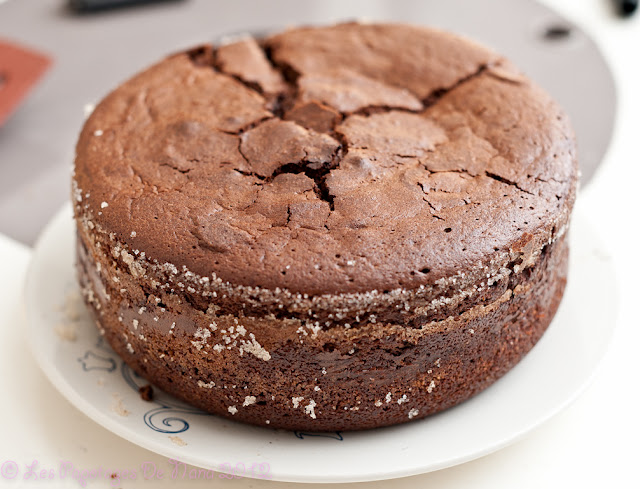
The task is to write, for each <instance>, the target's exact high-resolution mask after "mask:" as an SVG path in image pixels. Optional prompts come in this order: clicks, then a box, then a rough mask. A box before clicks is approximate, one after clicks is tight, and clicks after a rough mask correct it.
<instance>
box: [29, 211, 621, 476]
mask: <svg viewBox="0 0 640 489" xmlns="http://www.w3.org/2000/svg"><path fill="white" fill-rule="evenodd" d="M578 211H579V209H577V210H576V212H575V213H574V218H573V223H572V227H571V263H570V276H569V283H568V286H567V289H566V293H565V297H564V299H563V301H562V304H561V306H560V309H559V311H558V314H557V316H556V318H555V319H554V321H553V323H552V324H551V326H550V328H549V330H548V331H547V333H546V334H545V335H544V337H543V338H542V339H541V340H540V342H539V343H538V345H537V346H536V347H535V348H534V349H533V350H532V351H531V353H530V354H529V355H527V357H526V358H525V359H524V360H523V361H522V362H520V364H518V365H517V366H516V367H515V368H514V369H513V370H512V371H511V372H509V373H508V374H507V375H506V376H505V377H503V378H502V379H501V380H499V381H498V382H497V383H496V384H494V385H493V386H491V387H490V388H489V389H487V390H485V391H484V392H482V393H481V394H479V395H478V396H476V397H474V398H473V399H471V400H469V401H467V402H465V403H463V404H462V405H459V406H457V407H455V408H453V409H449V410H447V411H445V412H443V413H440V414H438V415H435V416H432V417H429V418H426V419H424V420H420V421H417V422H412V423H408V424H405V425H402V426H396V427H390V428H382V429H376V430H370V431H365V432H346V433H327V434H323V435H311V434H305V433H298V432H288V431H280V430H271V429H268V428H258V427H252V426H245V425H242V424H240V423H236V422H232V421H228V420H225V419H221V418H218V417H216V416H212V415H208V414H204V413H202V412H201V411H198V410H196V409H194V408H191V407H189V406H187V405H185V404H183V403H182V402H180V401H177V400H175V399H174V398H172V397H170V396H168V395H166V394H164V393H162V392H158V391H157V390H156V397H155V398H154V401H153V402H151V403H149V402H145V401H143V400H141V398H140V395H139V393H138V391H137V387H138V386H141V385H144V384H145V382H144V380H142V379H140V378H138V377H137V376H136V375H135V374H134V373H133V372H132V371H131V370H130V369H129V368H128V367H127V366H126V365H124V363H123V362H122V361H121V360H120V358H119V357H118V356H117V355H116V354H115V353H113V351H112V350H111V349H110V348H109V347H108V346H107V345H105V344H104V343H102V341H101V339H100V337H99V335H98V333H97V330H96V328H95V327H94V325H93V324H92V322H91V320H90V318H89V315H88V313H87V311H86V310H85V309H84V307H83V306H82V305H81V300H80V299H79V293H78V287H77V285H76V281H75V269H74V248H75V245H74V232H75V231H74V224H73V221H72V219H71V209H70V206H66V207H64V208H63V209H62V210H61V211H60V212H59V213H58V215H57V216H56V217H55V218H54V219H53V220H52V221H51V222H50V223H49V225H48V226H47V227H46V229H45V230H44V232H43V233H42V235H41V237H40V239H39V241H38V243H37V245H36V248H35V252H34V254H33V261H32V263H31V267H30V270H29V273H28V276H27V286H26V305H27V311H28V324H29V326H28V328H29V330H28V338H29V343H30V344H31V346H32V348H33V352H34V355H35V357H36V358H37V359H38V362H39V363H40V366H41V367H42V369H43V370H44V372H45V374H46V375H47V376H48V377H49V379H50V380H51V382H52V383H53V384H54V385H55V386H56V388H57V389H58V390H60V392H61V393H62V394H63V395H64V396H66V397H67V399H69V401H70V402H71V403H72V404H74V405H75V406H76V407H77V408H78V409H80V410H81V411H82V412H84V413H85V414H86V415H87V416H89V417H90V418H92V419H93V420H95V421H96V422H97V423H100V424H101V425H102V426H104V427H105V428H107V429H108V430H110V431H113V432H114V433H116V434H118V435H120V436H122V437H123V438H126V439H127V440H129V441H131V442H133V443H136V444H138V445H140V446H142V447H144V448H147V449H149V450H152V451H154V452H157V453H159V454H161V455H164V456H166V457H170V458H174V459H178V460H180V461H183V462H187V463H190V464H193V465H196V466H199V467H203V468H207V469H215V470H218V471H223V472H229V471H230V470H232V469H234V470H236V471H238V472H242V466H240V465H239V466H237V467H235V463H236V461H244V463H245V472H244V475H245V476H248V477H251V476H255V477H262V478H272V479H275V480H281V481H295V482H355V481H372V480H380V479H389V478H393V477H401V476H408V475H414V474H419V473H424V472H429V471H432V470H437V469H442V468H444V467H449V466H452V465H455V464H459V463H462V462H466V461H468V460H471V459H474V458H477V457H480V456H482V455H485V454H488V453H490V452H492V451H494V450H497V449H499V448H501V447H504V446H505V445H507V444H509V443H512V442H513V441H515V440H516V439H518V438H520V437H522V436H523V435H524V434H525V433H527V432H528V431H530V430H531V429H533V428H535V427H536V426H538V425H539V424H541V423H542V422H544V421H545V420H547V419H548V418H550V417H551V416H553V415H554V414H556V413H558V412H559V411H560V410H561V409H563V408H564V407H566V406H567V405H568V404H569V403H570V402H571V401H572V400H573V399H575V398H576V396H577V395H578V394H579V393H580V392H581V391H582V390H583V389H584V387H586V385H587V384H588V382H589V380H590V379H591V377H592V376H593V374H594V371H595V369H596V367H597V365H598V364H599V362H600V360H601V358H602V357H603V355H604V353H605V350H606V349H607V346H608V344H609V341H610V339H611V336H612V334H613V328H614V324H615V316H616V308H617V304H616V292H615V277H614V275H613V272H612V266H611V262H610V260H609V258H608V257H607V255H606V254H605V253H604V252H603V251H602V246H601V245H600V244H599V240H598V239H597V235H595V233H594V231H593V229H592V228H591V227H590V226H589V224H588V221H587V219H586V218H585V217H584V216H581V215H580V213H579V212H578ZM69 302H71V304H70V303H69ZM73 302H76V303H77V304H76V307H77V306H79V311H80V312H79V314H77V315H76V314H74V313H73V309H74V305H73ZM65 304H66V305H65ZM65 309H67V310H65ZM69 309H70V310H71V311H69ZM74 335H75V336H76V337H75V339H74V340H73V341H71V340H70V339H69V338H71V337H73V336H74ZM184 443H186V444H184ZM229 461H234V467H231V466H230V465H229V464H228V463H227V462H229ZM260 464H262V465H260ZM252 466H253V474H252V473H251V470H250V468H251V467H252Z"/></svg>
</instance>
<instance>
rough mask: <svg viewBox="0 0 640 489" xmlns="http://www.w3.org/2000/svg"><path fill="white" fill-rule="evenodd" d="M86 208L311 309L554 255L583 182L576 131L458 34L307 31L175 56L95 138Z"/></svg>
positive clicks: (82, 162) (81, 159)
mask: <svg viewBox="0 0 640 489" xmlns="http://www.w3.org/2000/svg"><path fill="white" fill-rule="evenodd" d="M76 154H77V156H76V170H75V183H76V185H77V188H78V189H79V190H78V192H80V194H81V198H84V201H83V204H84V205H85V211H84V212H86V213H88V214H89V215H90V216H91V219H92V220H93V221H94V222H95V223H96V225H98V226H99V227H100V229H104V230H107V231H108V232H110V233H114V235H115V236H116V238H117V239H118V240H119V241H120V242H122V243H124V244H126V245H127V246H128V247H129V248H130V249H131V250H139V251H140V252H142V251H144V252H145V255H146V257H147V259H150V260H156V261H158V262H159V263H164V262H168V263H172V264H175V265H176V266H177V267H178V268H180V269H181V268H182V267H186V268H187V269H188V270H190V271H192V272H194V273H196V274H199V275H201V276H211V275H212V274H214V276H215V277H218V278H220V279H222V280H223V281H226V282H229V283H231V284H237V285H246V286H254V287H263V288H267V289H274V288H276V287H280V288H282V289H287V290H289V291H292V292H300V293H308V294H325V293H334V294H335V293H347V292H364V291H369V290H392V289H397V288H407V289H412V288H417V287H419V286H420V285H429V284H433V283H435V282H436V281H437V280H438V279H442V278H444V277H451V276H454V275H455V274H456V273H459V272H460V271H464V270H467V269H469V268H472V267H474V266H482V265H483V264H487V263H490V262H492V260H493V261H495V257H496V256H498V255H499V254H500V253H502V255H501V256H505V255H504V252H505V251H507V252H511V253H512V252H513V251H514V250H516V251H518V250H523V249H526V248H527V245H528V244H529V243H535V246H536V247H538V248H539V247H540V246H542V245H543V244H544V242H546V241H548V240H549V239H553V236H554V235H555V234H556V233H557V232H558V229H559V228H560V227H561V226H563V225H564V224H565V223H566V221H567V219H568V214H569V211H570V209H571V206H572V204H573V200H574V197H575V190H576V184H577V166H576V165H577V164H576V158H575V143H574V139H573V134H572V131H571V128H570V126H569V123H568V120H567V117H566V116H565V114H564V113H563V112H562V110H561V109H560V108H559V107H558V105H557V104H556V103H555V102H553V101H552V100H551V99H550V97H549V96H548V95H546V94H545V93H544V92H543V91H542V90H541V89H539V88H538V87H537V86H536V85H534V84H533V83H532V82H531V81H529V80H528V79H527V78H526V77H524V76H523V75H521V74H520V73H519V72H518V71H517V70H516V69H514V68H513V66H512V65H511V64H510V63H509V62H508V61H506V60H505V59H503V58H502V57H500V56H499V55H497V54H496V53H494V52H492V51H490V50H488V49H486V48H484V47H481V46H479V45H477V44H475V43H473V42H471V41H469V40H466V39H463V38H460V37H457V36H454V35H452V34H448V33H444V32H441V31H438V30H433V29H427V28H422V27H414V26H407V25H391V24H384V25H361V24H342V25H336V26H330V27H320V28H298V29H292V30H288V31H285V32H283V33H281V34H278V35H274V36H272V37H268V38H266V39H261V40H254V39H251V38H245V39H241V40H238V41H236V42H233V43H231V44H226V45H223V46H219V47H215V46H202V47H200V48H197V49H194V50H191V51H189V52H185V53H180V54H176V55H173V56H171V57H169V58H167V59H165V60H163V61H161V62H160V63H158V64H156V65H155V66H152V67H151V68H149V69H147V70H146V71H143V72H142V73H140V74H138V75H137V76H135V77H134V78H132V79H131V80H129V81H127V82H126V83H124V84H123V85H121V86H120V87H118V88H117V89H116V90H115V91H113V92H112V93H111V94H109V95H108V96H107V97H106V98H105V99H104V100H103V101H102V102H101V103H100V104H99V105H98V106H97V107H96V109H95V111H94V112H93V114H92V115H91V117H90V118H89V119H88V121H87V122H86V124H85V127H84V129H83V131H82V134H81V136H80V140H79V142H78V146H77V152H76Z"/></svg>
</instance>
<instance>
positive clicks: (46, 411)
mask: <svg viewBox="0 0 640 489" xmlns="http://www.w3.org/2000/svg"><path fill="white" fill-rule="evenodd" d="M545 3H548V4H550V5H552V6H554V7H556V8H558V9H559V10H561V11H562V13H564V14H565V15H566V16H567V17H568V18H570V19H572V20H573V21H575V22H576V23H577V24H579V25H580V26H582V27H583V28H585V29H586V30H587V31H588V32H589V33H590V34H591V35H592V36H593V37H594V38H595V39H596V40H597V41H598V42H599V44H600V46H601V48H602V49H603V51H604V53H605V55H606V56H607V58H608V59H609V61H610V63H611V67H612V70H613V72H614V75H615V77H616V80H617V84H618V90H619V113H618V121H617V128H616V131H615V134H614V139H613V141H612V145H611V148H610V150H609V152H608V154H607V157H606V160H605V162H604V164H603V166H602V168H601V170H600V173H599V175H597V177H596V180H595V181H594V182H593V183H592V184H591V185H590V186H589V187H588V188H587V190H586V191H585V192H584V193H583V194H582V195H581V197H580V199H581V203H580V205H581V206H582V208H583V209H586V210H587V211H588V212H589V213H590V215H591V216H593V224H594V226H595V227H597V228H598V229H599V230H600V231H601V235H602V240H603V241H604V243H605V245H606V246H607V249H608V252H609V254H610V255H611V256H612V257H613V262H614V264H615V266H616V269H617V274H618V281H619V283H618V288H619V290H620V307H619V314H618V317H617V324H618V329H617V333H616V336H615V338H614V341H613V344H612V345H611V349H610V352H609V354H608V355H607V357H606V358H605V360H604V361H603V364H602V365H601V368H600V371H599V373H598V374H597V375H596V377H595V379H594V381H593V383H592V385H591V386H590V387H589V388H588V389H587V391H586V392H585V393H584V394H583V395H582V396H581V397H580V398H579V399H578V400H577V401H576V402H575V403H574V404H573V405H571V406H570V407H569V408H568V409H566V410H565V411H564V412H563V413H561V414H559V415H557V416H556V417H554V418H553V419H551V420H550V421H549V422H547V423H546V424H544V425H543V426H542V427H540V428H539V429H537V430H535V431H534V432H533V433H531V434H530V435H528V436H527V437H526V438H524V439H523V440H521V441H519V442H517V443H516V444H514V445H512V446H510V447H507V448H505V449H503V450H500V451H499V452H496V453H494V454H492V455H489V456H486V457H483V458H481V459H478V460H475V461H473V462H469V463H466V464H464V465H460V466H457V467H453V468H450V469H446V470H442V471H438V472H434V473H430V474H425V475H422V476H415V477H409V478H405V479H401V480H398V481H394V482H393V487H394V488H396V487H397V488H400V489H402V488H409V487H434V488H435V487H437V488H441V487H442V488H463V487H465V488H466V487H475V488H491V489H499V488H516V487H517V488H528V487H531V488H540V487H553V488H556V487H558V488H566V487H580V488H590V487H632V485H633V484H634V483H635V484H637V483H638V480H639V479H640V477H639V476H638V473H637V471H638V469H637V467H636V465H635V464H636V463H637V456H638V450H637V443H638V439H640V418H639V416H638V401H640V395H639V393H638V380H637V372H638V364H637V360H636V358H637V356H638V345H639V344H640V316H639V315H638V313H637V310H636V304H637V302H638V296H639V292H640V286H639V285H638V279H637V277H639V276H640V264H639V262H638V260H637V257H636V253H637V252H638V238H639V233H638V232H637V227H638V223H639V222H640V219H638V211H640V206H639V205H638V200H637V195H638V182H640V161H639V155H638V150H637V147H638V145H637V139H638V129H637V128H638V127H640V112H639V111H638V109H639V108H640V63H638V61H637V48H638V46H640V16H637V18H635V19H632V20H629V21H621V20H618V19H616V18H615V17H612V16H611V15H610V13H609V12H608V11H607V7H608V3H607V2H604V1H600V0H588V1H585V0H566V1H562V2H560V1H557V2H552V1H550V0H548V1H546V2H545ZM29 255H30V250H29V249H28V248H27V247H25V246H23V245H20V244H18V243H16V242H14V241H12V240H10V239H9V238H6V237H4V236H1V235H0V257H1V261H0V263H1V264H2V280H0V311H1V312H0V372H1V373H2V375H0V398H1V399H2V401H1V402H0V423H1V424H2V427H1V428H0V433H1V435H0V487H5V486H6V487H79V485H78V484H77V483H76V482H74V481H72V480H60V479H59V478H58V479H55V480H39V481H33V480H27V481H25V480H23V479H22V476H23V474H24V472H25V469H26V466H27V465H30V464H31V463H32V462H33V461H34V460H37V461H38V464H39V467H40V468H45V469H49V468H54V469H57V468H58V467H59V465H60V463H61V462H63V461H69V462H71V463H72V464H73V465H74V467H77V468H80V469H89V470H91V469H98V468H100V467H102V468H103V469H105V470H125V469H128V468H137V467H139V466H140V464H141V463H143V462H145V461H152V462H154V463H156V464H158V465H159V466H162V465H167V461H166V460H165V459H163V458H162V457H160V456H158V455H155V454H153V453H151V452H148V451H146V450H144V449H141V448H139V447H137V446H135V445H133V444H131V443H129V442H127V441H124V440H122V439H120V438H118V437H117V436H115V435H113V434H111V433H110V432H108V431H106V430H105V429H103V428H101V427H100V426H98V425H97V424H95V423H93V422H92V421H91V420H89V419H88V418H86V417H85V416H84V415H83V414H81V413H80V412H79V411H77V410H76V409H75V408H74V407H72V406H71V405H70V404H69V403H68V402H67V401H66V400H65V399H64V398H62V397H61V396H60V395H59V394H58V393H57V391H56V390H55V389H54V388H53V387H52V386H51V385H50V384H49V383H48V382H47V380H46V379H45V377H44V375H43V374H42V373H41V372H40V371H39V370H38V368H37V366H36V364H35V362H34V360H33V358H32V356H31V353H30V352H29V350H28V348H27V345H26V340H25V338H24V336H23V331H24V329H25V328H24V314H23V310H22V297H21V296H22V281H23V278H24V273H25V270H26V266H27V263H28V260H29ZM610 285H611V284H600V286H602V287H609V286H610ZM567 361H568V362H569V361H571V354H570V352H568V354H567ZM425 443H428V440H425ZM12 462H15V464H16V466H14V465H12ZM14 467H17V468H18V470H19V471H20V473H19V474H18V475H17V477H15V478H13V479H10V478H8V477H10V476H11V475H12V472H11V471H12V469H13V468H14ZM160 484H164V485H165V486H168V485H172V484H173V485H176V486H177V484H176V481H172V480H171V479H166V480H164V481H157V480H155V481H153V482H151V481H144V480H136V481H125V482H123V483H121V484H120V485H117V484H115V483H114V484H112V481H110V480H101V481H100V482H97V483H91V484H90V485H89V486H88V487H126V488H130V487H156V486H158V485H160ZM205 484H208V486H209V487H210V486H214V487H216V484H217V485H218V486H221V487H222V486H224V487H234V488H245V487H254V488H261V487H293V486H294V484H284V483H270V482H265V481H252V480H249V479H237V480H226V479H222V480H214V481H204V480H193V481H188V483H186V484H181V485H180V487H184V486H186V487H192V486H193V487H199V486H204V485H205ZM389 485H390V483H389V482H378V483H367V484H360V486H361V487H363V488H364V487H371V488H373V487H389ZM356 486H357V485H350V487H356Z"/></svg>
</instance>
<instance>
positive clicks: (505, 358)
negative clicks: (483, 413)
mask: <svg viewBox="0 0 640 489" xmlns="http://www.w3.org/2000/svg"><path fill="white" fill-rule="evenodd" d="M96 244H97V243H96V242H95V240H92V239H90V238H89V237H88V236H85V235H83V232H82V231H79V234H78V247H77V248H78V273H79V279H80V283H81V286H82V288H83V293H84V296H85V299H86V301H87V303H88V304H89V305H90V307H91V309H92V310H93V313H94V315H95V318H96V321H97V325H98V327H99V329H100V331H101V333H102V334H103V335H104V336H105V338H106V340H107V341H108V342H109V344H110V345H111V346H112V347H113V349H114V350H115V351H116V352H117V353H118V354H119V355H120V356H121V357H122V358H123V359H124V360H125V361H126V363H127V364H128V365H130V366H131V367H132V368H133V369H134V370H135V371H136V372H137V373H138V374H139V375H141V376H142V377H144V378H146V379H147V380H149V382H151V383H153V384H154V385H156V386H158V387H160V388H161V389H163V390H164V391H166V392H168V393H170V394H172V395H174V396H176V397H177V398H180V399H182V400H184V401H186V402H188V403H190V404H193V405H195V406H197V407H199V408H201V409H203V410H205V411H208V412H211V413H214V414H217V415H220V416H224V417H227V418H230V419H234V420H238V421H243V422H246V423H252V424H256V425H260V426H266V425H268V426H270V427H274V428H284V429H291V430H305V431H336V430H340V431H344V430H359V429H367V428H374V427H381V426H387V425H392V424H398V423H402V422H406V421H409V420H411V419H418V418H422V417H425V416H428V415H431V414H434V413H437V412H439V411H442V410H443V409H447V408H449V407H452V406H454V405H456V404H459V403H461V402H463V401H465V400H466V399H468V398H470V397H471V396H473V395H474V394H476V393H478V392H480V391H482V390H483V389H485V388H486V387H488V386H489V385H491V384H492V383H493V382H495V381H496V380H497V379H499V378H500V377H501V376H502V375H504V374H505V373H506V372H508V371H509V370H510V369H511V368H512V367H513V366H514V365H515V364H516V363H518V361H520V359H521V358H522V357H523V356H524V355H525V354H526V353H527V352H528V351H529V350H530V349H531V348H532V347H533V346H534V345H535V344H536V342H537V341H538V340H539V339H540V337H541V336H542V334H543V333H544V331H545V330H546V328H547V326H548V325H549V323H550V322H551V320H552V318H553V316H554V314H555V312H556V309H557V307H558V305H559V303H560V300H561V298H562V294H563V291H564V286H565V281H566V271H567V263H568V248H567V244H566V238H565V237H561V238H559V239H558V240H556V241H554V242H552V243H550V244H548V245H546V246H545V247H544V249H543V250H542V253H541V254H540V255H539V256H538V258H537V260H536V262H535V263H533V264H532V265H531V266H529V267H527V268H524V269H519V270H518V269H516V270H517V273H516V271H514V270H511V272H510V273H508V274H506V275H505V276H503V277H501V278H500V279H499V280H497V281H495V282H494V283H492V284H491V285H490V287H491V288H494V289H496V290H494V291H493V293H492V294H488V295H486V297H489V298H490V300H487V301H484V302H483V301H480V302H478V303H476V305H475V306H473V307H471V308H469V309H467V310H465V311H464V312H458V313H457V314H455V315H451V316H448V317H447V318H445V319H442V318H441V317H440V316H439V315H438V314H437V313H434V315H433V318H429V317H426V318H425V320H424V321H421V322H420V325H417V324H411V325H407V324H393V323H384V322H376V321H375V320H374V321H370V322H366V321H364V322H363V321H360V322H359V323H358V325H357V326H354V327H344V326H341V325H337V326H333V327H329V328H325V329H322V328H317V329H313V328H311V329H309V327H308V326H306V325H305V323H304V322H302V321H301V320H300V319H298V318H289V319H287V318H282V317H276V316H275V315H273V314H270V315H267V316H263V317H254V316H244V315H243V314H241V313H240V314H236V315H229V314H225V315H218V314H216V312H217V309H216V307H215V301H212V302H211V306H210V307H209V308H208V309H207V310H206V312H203V311H202V310H201V308H197V307H193V305H192V304H190V303H189V302H188V301H187V300H185V296H184V295H180V294H175V293H172V292H170V291H167V290H164V291H160V290H153V289H152V288H150V287H148V286H145V285H143V282H144V281H141V280H139V277H135V276H133V275H132V273H131V270H130V269H129V268H127V267H126V266H125V267H123V266H122V263H121V262H120V261H119V260H116V259H113V256H112V255H113V254H112V253H110V251H112V250H105V249H104V246H100V245H99V243H98V246H96ZM496 297H497V298H496ZM434 318H435V319H434ZM430 319H433V320H430Z"/></svg>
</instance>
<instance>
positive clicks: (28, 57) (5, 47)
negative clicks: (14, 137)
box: [0, 40, 51, 126]
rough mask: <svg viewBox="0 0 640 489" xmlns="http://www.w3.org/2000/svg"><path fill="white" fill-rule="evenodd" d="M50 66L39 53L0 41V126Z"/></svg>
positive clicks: (45, 57)
mask: <svg viewBox="0 0 640 489" xmlns="http://www.w3.org/2000/svg"><path fill="white" fill-rule="evenodd" d="M50 64H51V60H50V59H49V58H48V57H47V56H45V55H43V54H41V53H37V52H35V51H32V50H31V49H26V48H24V47H22V46H18V45H16V44H15V43H10V42H6V41H2V40H0V126H2V124H4V122H5V121H6V120H7V119H8V118H9V116H10V115H11V113H12V112H13V111H14V110H15V109H16V108H17V107H18V105H19V104H20V102H21V101H22V100H23V99H24V98H25V97H26V96H27V94H28V93H29V90H30V89H31V88H32V87H33V85H34V84H35V83H36V82H37V81H38V80H39V79H40V77H41V76H42V75H43V74H44V72H45V71H46V70H47V68H48V67H49V65H50Z"/></svg>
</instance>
